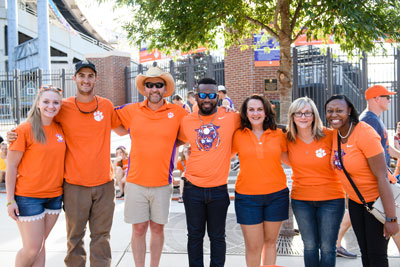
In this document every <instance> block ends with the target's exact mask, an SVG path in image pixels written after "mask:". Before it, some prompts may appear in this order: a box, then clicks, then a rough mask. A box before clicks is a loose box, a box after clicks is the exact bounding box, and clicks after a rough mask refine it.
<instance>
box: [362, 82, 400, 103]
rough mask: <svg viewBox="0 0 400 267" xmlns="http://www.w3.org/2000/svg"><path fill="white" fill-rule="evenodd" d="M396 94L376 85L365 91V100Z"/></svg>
mask: <svg viewBox="0 0 400 267" xmlns="http://www.w3.org/2000/svg"><path fill="white" fill-rule="evenodd" d="M395 94H397V93H396V92H390V91H389V90H388V89H386V87H384V86H382V85H374V86H371V87H370V88H368V89H367V90H366V91H365V99H366V100H370V99H371V98H374V97H377V96H381V95H395Z"/></svg>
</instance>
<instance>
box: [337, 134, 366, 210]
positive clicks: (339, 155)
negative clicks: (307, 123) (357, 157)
mask: <svg viewBox="0 0 400 267" xmlns="http://www.w3.org/2000/svg"><path fill="white" fill-rule="evenodd" d="M338 131H339V130H338ZM337 143H338V157H339V161H340V165H341V166H342V170H343V172H344V174H345V175H346V177H347V179H348V180H349V182H350V184H351V186H352V187H353V189H354V191H355V192H356V194H357V196H358V198H359V199H360V200H361V202H362V204H363V205H364V207H365V209H366V210H367V211H368V212H371V209H370V208H369V207H368V204H367V202H365V199H364V197H363V196H362V195H361V192H360V190H358V188H357V186H356V184H355V183H354V181H353V179H351V176H350V174H349V173H348V172H347V170H346V168H345V167H344V164H343V161H342V147H341V138H340V136H339V133H338V135H337Z"/></svg>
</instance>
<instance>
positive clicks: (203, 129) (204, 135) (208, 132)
mask: <svg viewBox="0 0 400 267" xmlns="http://www.w3.org/2000/svg"><path fill="white" fill-rule="evenodd" d="M219 127H220V126H216V125H214V124H207V125H202V126H200V128H199V129H195V131H196V132H197V137H196V144H197V148H198V149H199V150H200V151H209V150H210V149H211V148H212V147H213V145H214V142H215V141H217V142H216V144H215V148H217V147H218V145H219V133H218V128H219Z"/></svg>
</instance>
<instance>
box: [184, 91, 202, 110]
mask: <svg viewBox="0 0 400 267" xmlns="http://www.w3.org/2000/svg"><path fill="white" fill-rule="evenodd" d="M186 98H187V100H188V101H189V103H190V104H191V105H192V112H193V113H196V112H198V111H199V106H198V105H197V102H196V93H195V92H194V91H189V92H188V93H187V95H186Z"/></svg>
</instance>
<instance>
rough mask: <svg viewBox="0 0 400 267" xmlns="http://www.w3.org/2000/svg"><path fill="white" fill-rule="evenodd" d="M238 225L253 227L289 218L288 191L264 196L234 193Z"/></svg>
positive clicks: (284, 190)
mask: <svg viewBox="0 0 400 267" xmlns="http://www.w3.org/2000/svg"><path fill="white" fill-rule="evenodd" d="M235 211H236V218H237V223H238V224H244V225H254V224H259V223H262V222H264V221H268V222H280V221H284V220H287V219H288V218H289V189H288V188H285V189H283V190H281V191H278V192H274V193H271V194H266V195H243V194H239V193H238V192H235Z"/></svg>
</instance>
